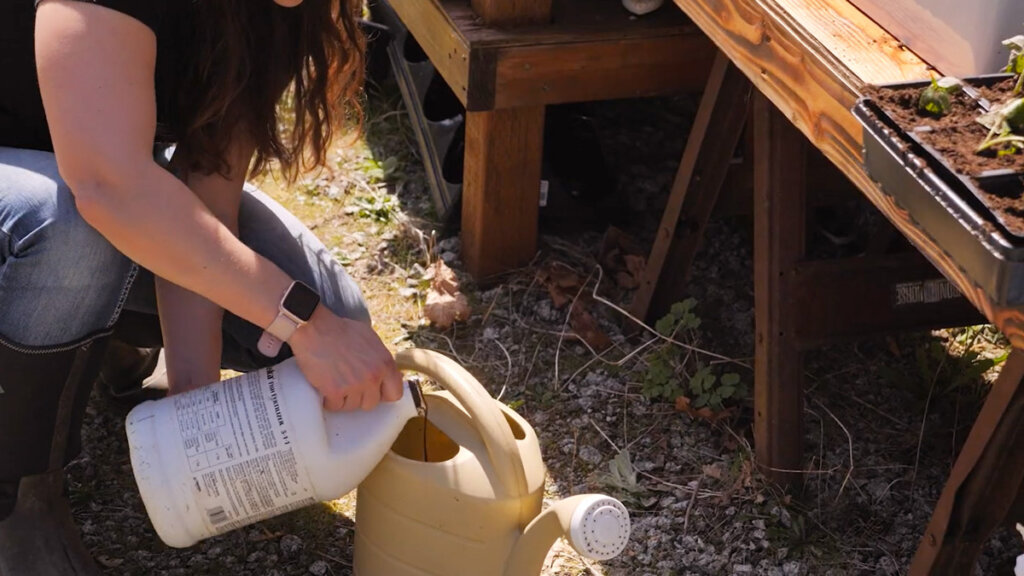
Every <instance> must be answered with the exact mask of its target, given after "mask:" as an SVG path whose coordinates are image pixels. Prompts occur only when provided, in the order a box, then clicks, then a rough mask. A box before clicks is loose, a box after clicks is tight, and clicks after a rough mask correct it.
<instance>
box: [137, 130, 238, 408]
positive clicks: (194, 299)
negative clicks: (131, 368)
mask: <svg viewBox="0 0 1024 576" xmlns="http://www.w3.org/2000/svg"><path fill="white" fill-rule="evenodd" d="M252 154H253V146H252V144H250V143H249V142H248V140H247V139H244V138H242V137H238V138H235V140H234V141H233V144H232V146H231V149H230V150H229V151H228V158H227V161H228V165H229V171H230V173H229V174H228V175H227V176H223V175H221V174H200V173H188V172H181V173H184V174H185V177H184V181H185V184H186V185H187V186H188V188H189V190H191V191H192V193H193V194H195V195H196V197H197V198H199V199H200V200H201V201H202V202H203V204H205V205H206V207H207V208H208V209H209V210H210V211H211V212H213V215H214V216H216V217H217V219H218V220H220V221H221V223H223V224H224V225H225V226H227V228H228V230H230V231H231V233H232V234H234V235H235V236H238V209H239V205H240V203H241V199H242V187H243V186H244V184H245V177H246V174H247V173H248V169H249V162H250V160H251V159H252ZM178 170H181V171H184V168H183V167H179V168H178ZM156 295H157V303H158V305H159V307H160V328H161V330H162V332H163V340H164V351H165V354H166V360H167V376H168V380H169V385H170V391H171V393H172V394H173V393H179V392H186V391H188V390H191V389H192V388H196V387H198V386H202V385H204V384H209V383H210V382H215V381H217V380H219V379H220V359H221V348H222V339H221V326H222V323H223V319H224V309H223V308H221V307H220V306H218V305H217V304H214V303H213V302H211V301H209V300H208V299H206V298H204V297H203V296H200V295H199V294H196V293H195V292H192V291H191V290H188V289H186V288H182V287H181V286H178V285H177V284H174V283H173V282H170V281H168V280H165V279H164V278H160V277H157V278H156Z"/></svg>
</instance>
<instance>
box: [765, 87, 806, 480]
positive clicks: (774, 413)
mask: <svg viewBox="0 0 1024 576" xmlns="http://www.w3.org/2000/svg"><path fill="white" fill-rule="evenodd" d="M752 121H753V129H754V328H755V343H754V356H755V358H754V443H755V447H756V456H757V461H758V464H759V465H760V466H761V468H762V470H763V471H764V472H765V473H766V474H767V475H768V476H769V477H771V478H772V479H774V480H776V481H778V482H780V483H783V484H786V483H790V482H792V481H794V480H796V479H797V478H798V474H799V471H800V470H801V459H802V454H803V434H802V421H803V414H802V413H803V381H804V376H803V354H802V352H801V351H800V348H799V346H798V340H797V334H796V330H795V325H796V324H795V322H796V318H797V314H799V310H798V303H796V302H793V301H792V294H793V291H792V287H793V286H794V284H795V282H796V279H795V278H794V275H795V274H794V273H795V271H796V267H797V264H798V263H799V261H800V259H801V258H803V256H804V254H805V221H804V208H805V197H806V180H805V178H806V170H805V159H806V157H807V154H806V150H805V146H806V139H805V138H804V136H803V135H802V134H801V133H800V132H799V131H798V130H797V129H796V128H795V127H794V126H793V125H792V124H790V122H789V120H788V119H786V118H785V117H784V116H783V115H782V114H781V113H780V112H779V111H778V110H777V109H776V108H775V107H774V106H773V105H772V103H771V102H769V101H768V100H767V99H766V98H765V97H764V96H763V95H761V94H760V93H757V94H756V95H755V97H754V108H753V118H752Z"/></svg>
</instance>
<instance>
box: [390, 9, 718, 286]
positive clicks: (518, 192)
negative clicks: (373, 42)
mask: <svg viewBox="0 0 1024 576" xmlns="http://www.w3.org/2000/svg"><path fill="white" fill-rule="evenodd" d="M387 1H388V3H389V5H390V6H391V8H392V9H393V10H394V12H395V13H396V14H397V15H398V16H399V18H400V19H401V20H402V22H403V23H404V24H405V27H406V28H407V29H408V30H409V32H410V33H412V35H413V36H414V37H415V38H416V40H417V42H418V43H419V45H420V46H421V47H422V48H423V51H424V52H425V53H426V54H427V56H428V57H429V58H430V61H431V63H433V65H434V66H435V67H436V68H437V70H438V72H439V73H440V74H441V76H442V77H443V78H444V79H445V81H446V83H447V84H448V86H449V87H450V88H451V89H452V91H453V92H454V93H455V94H456V96H457V97H458V98H459V100H460V101H461V102H462V104H463V105H464V106H465V108H466V109H467V114H466V148H465V170H464V175H463V190H462V256H463V260H464V261H465V263H466V267H467V269H468V271H469V272H470V273H472V274H473V275H474V276H475V277H476V278H477V279H480V280H486V278H487V277H488V276H490V275H492V274H495V273H499V272H502V271H505V270H508V269H510V268H514V267H517V266H521V265H523V264H526V263H528V262H529V261H530V260H531V259H532V258H533V256H534V254H535V252H536V242H537V218H538V213H539V206H538V203H539V195H540V189H539V186H540V180H541V158H542V157H541V153H542V148H543V130H544V107H545V106H546V105H548V104H560V103H566V102H582V101H587V100H604V99H612V98H625V97H638V96H652V95H658V94H669V93H674V92H679V91H692V92H697V91H700V90H701V89H702V88H703V86H704V82H705V80H706V78H707V74H708V69H709V68H710V66H711V61H712V58H713V56H714V53H715V48H714V46H713V45H712V44H711V42H710V41H709V40H708V38H707V37H706V36H705V35H704V34H702V33H701V32H700V31H699V30H698V29H697V27H696V26H694V25H693V23H691V22H690V21H689V20H688V19H687V18H686V17H685V16H684V15H683V14H682V13H680V12H678V11H675V10H661V11H659V12H658V13H657V14H655V15H652V16H651V17H648V18H641V19H634V20H630V19H628V17H627V15H626V14H625V12H624V10H622V8H621V6H619V4H618V2H613V1H608V0H601V1H594V0H554V2H552V0H472V2H469V1H467V0H387Z"/></svg>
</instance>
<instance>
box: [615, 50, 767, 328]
mask: <svg viewBox="0 0 1024 576" xmlns="http://www.w3.org/2000/svg"><path fill="white" fill-rule="evenodd" d="M750 91H751V85H750V81H748V80H747V78H746V77H745V76H743V74H742V73H741V72H740V71H739V70H737V69H736V67H735V66H733V65H732V63H730V62H729V59H728V58H726V57H725V55H724V54H722V53H721V52H719V53H718V56H717V57H716V59H715V65H714V68H713V69H712V71H711V75H710V77H709V79H708V86H707V89H706V90H705V92H704V96H703V97H702V98H701V102H700V107H699V108H698V110H697V116H696V118H695V119H694V124H693V127H692V128H691V130H690V134H689V136H688V138H687V141H686V149H685V150H684V151H683V159H682V161H681V162H680V163H679V169H678V171H677V172H676V178H675V181H674V182H673V183H672V192H671V194H670V195H669V200H668V203H667V205H666V207H665V211H664V212H663V213H662V217H661V225H660V226H659V227H658V233H657V235H656V236H655V242H654V247H653V248H652V249H651V254H650V256H649V257H648V260H647V266H646V268H645V269H644V275H643V278H642V280H641V284H640V287H639V288H638V289H637V291H636V294H635V295H634V297H633V303H632V313H633V315H634V316H636V317H638V318H648V319H650V318H652V317H654V318H658V317H660V316H662V315H664V314H665V312H667V311H668V308H669V307H670V306H671V305H672V303H673V302H677V301H679V300H682V296H683V291H684V288H685V285H686V281H687V280H688V279H689V271H690V265H691V264H692V263H693V258H694V256H695V255H696V253H697V250H698V248H699V247H700V242H701V239H702V237H703V236H704V229H705V228H706V227H707V223H708V220H709V219H710V218H711V211H712V210H713V209H714V207H715V204H716V202H717V200H718V193H719V191H720V190H721V188H722V184H723V182H724V181H725V176H726V174H727V173H728V169H729V161H730V160H731V159H732V155H733V152H734V151H735V150H736V145H737V144H738V143H739V140H740V136H741V135H742V134H743V127H744V125H745V124H746V113H745V112H746V110H747V105H748V100H749V98H750ZM709 130H710V131H711V133H710V134H708V131H709ZM680 224H682V229H681V230H679V231H677V226H679V225H680ZM666 269H667V270H668V271H669V272H670V273H669V274H665V275H664V276H663V275H662V271H663V270H666Z"/></svg>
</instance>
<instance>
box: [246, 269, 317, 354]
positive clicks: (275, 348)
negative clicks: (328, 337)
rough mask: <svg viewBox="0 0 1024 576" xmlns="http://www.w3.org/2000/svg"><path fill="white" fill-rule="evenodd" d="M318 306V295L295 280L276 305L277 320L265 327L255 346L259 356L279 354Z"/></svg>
mask: <svg viewBox="0 0 1024 576" xmlns="http://www.w3.org/2000/svg"><path fill="white" fill-rule="evenodd" d="M318 304H320V295H319V294H317V293H316V291H315V290H313V289H312V288H310V287H309V286H306V285H305V284H303V283H302V282H299V281H297V280H296V281H294V282H292V285H291V286H289V287H288V290H287V291H285V293H284V296H283V297H281V303H280V304H278V307H277V308H278V311H277V318H274V321H273V322H271V323H270V326H267V329H266V330H264V331H263V335H262V336H260V341H259V342H258V343H257V344H256V348H257V349H258V350H259V351H260V354H263V355H264V356H266V357H268V358H273V357H275V356H277V355H278V354H279V353H280V352H281V345H282V344H284V343H285V342H287V341H288V339H289V338H291V337H292V334H294V333H295V330H297V329H298V327H299V326H302V325H303V324H305V323H306V322H308V321H309V319H310V318H311V317H312V316H313V311H314V310H316V307H317V305H318Z"/></svg>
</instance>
